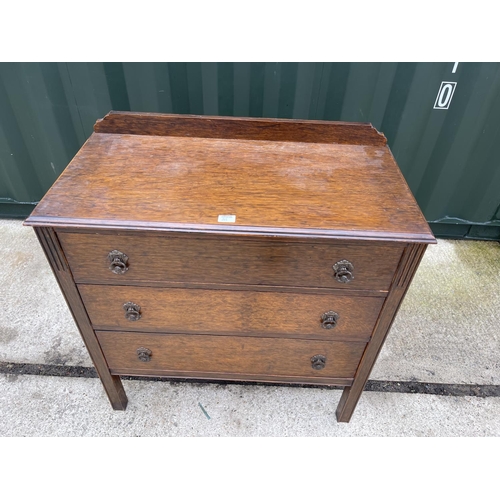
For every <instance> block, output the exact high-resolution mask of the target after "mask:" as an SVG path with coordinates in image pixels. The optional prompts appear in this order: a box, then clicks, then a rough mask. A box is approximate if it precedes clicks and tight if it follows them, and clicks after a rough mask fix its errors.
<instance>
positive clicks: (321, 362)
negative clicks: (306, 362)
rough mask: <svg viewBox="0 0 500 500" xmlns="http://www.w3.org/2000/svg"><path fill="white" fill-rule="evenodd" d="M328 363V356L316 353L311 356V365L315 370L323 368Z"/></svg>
mask: <svg viewBox="0 0 500 500" xmlns="http://www.w3.org/2000/svg"><path fill="white" fill-rule="evenodd" d="M325 365H326V356H323V355H322V354H316V355H315V356H313V357H312V358H311V366H312V368H313V369H314V370H322V369H323V368H324V367H325Z"/></svg>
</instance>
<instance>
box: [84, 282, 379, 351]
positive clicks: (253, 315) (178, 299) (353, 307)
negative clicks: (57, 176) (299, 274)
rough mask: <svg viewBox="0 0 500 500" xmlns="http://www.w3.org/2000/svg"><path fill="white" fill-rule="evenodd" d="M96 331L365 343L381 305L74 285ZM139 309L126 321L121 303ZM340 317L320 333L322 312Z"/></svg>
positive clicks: (371, 300)
mask: <svg viewBox="0 0 500 500" xmlns="http://www.w3.org/2000/svg"><path fill="white" fill-rule="evenodd" d="M78 289H79V291H80V294H81V296H82V298H83V301H84V303H85V307H86V308H87V311H88V314H89V316H90V319H91V320H92V324H93V325H94V328H95V329H96V330H130V331H146V332H147V331H149V332H178V333H181V332H191V333H197V332H199V333H203V334H213V333H215V334H225V335H248V334H253V335H267V336H290V337H296V338H318V339H343V340H360V341H365V342H366V341H367V340H368V339H369V338H370V334H371V332H372V329H373V326H374V325H375V321H376V320H377V317H378V314H379V311H380V308H381V307H382V304H383V302H384V298H382V297H342V296H336V295H313V294H307V295H302V294H298V293H281V292H280V293H276V292H249V291H235V290H230V291H229V290H200V289H183V288H148V287H135V286H126V287H125V286H103V285H79V286H78ZM127 302H133V303H135V304H137V305H139V306H140V308H141V318H140V319H139V320H137V321H130V320H128V319H126V318H125V310H124V309H123V304H125V303H127ZM329 311H334V312H336V313H338V314H339V319H338V322H337V325H336V326H335V327H334V328H332V329H325V328H323V327H322V324H321V315H322V314H323V313H326V312H329Z"/></svg>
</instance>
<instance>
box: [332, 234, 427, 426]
mask: <svg viewBox="0 0 500 500" xmlns="http://www.w3.org/2000/svg"><path fill="white" fill-rule="evenodd" d="M426 247H427V245H419V244H412V245H408V246H407V247H406V249H405V251H404V252H403V255H402V257H401V261H400V263H399V268H398V272H397V273H396V277H395V279H394V281H393V283H392V285H391V288H390V290H389V294H388V295H387V298H386V299H385V302H384V305H383V306H382V310H381V311H380V315H379V317H378V319H377V323H376V325H375V328H374V330H373V334H372V339H371V341H370V343H369V344H368V345H367V347H366V349H365V352H364V353H363V357H362V358H361V361H360V363H359V366H358V370H357V372H356V375H355V377H354V382H353V384H352V386H351V387H346V388H345V389H344V392H343V393H342V396H341V398H340V401H339V404H338V406H337V411H336V415H337V421H338V422H349V421H350V420H351V417H352V414H353V412H354V410H355V409H356V405H357V404H358V401H359V398H360V397H361V394H362V392H363V389H364V388H365V385H366V382H367V381H368V377H369V376H370V373H371V371H372V368H373V365H374V364H375V361H376V360H377V357H378V355H379V353H380V350H381V349H382V346H383V345H384V342H385V339H386V337H387V333H388V332H389V329H390V327H391V325H392V322H393V321H394V318H395V316H396V313H397V312H398V309H399V306H400V305H401V302H402V301H403V298H404V296H405V294H406V291H407V290H408V287H409V286H410V283H411V280H412V279H413V276H414V274H415V271H416V270H417V267H418V264H419V263H420V261H421V259H422V257H423V255H424V252H425V249H426Z"/></svg>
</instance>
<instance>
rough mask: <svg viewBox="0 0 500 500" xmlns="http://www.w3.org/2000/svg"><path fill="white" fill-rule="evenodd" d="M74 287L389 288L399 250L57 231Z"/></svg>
mask: <svg viewBox="0 0 500 500" xmlns="http://www.w3.org/2000/svg"><path fill="white" fill-rule="evenodd" d="M58 234H59V239H60V241H61V244H62V246H63V248H64V252H65V254H66V256H67V258H68V261H69V263H70V265H71V268H72V269H73V274H74V276H75V280H76V281H77V282H78V283H102V284H133V283H141V284H142V283H145V282H149V283H158V282H174V283H200V284H215V283H219V284H220V283H236V284H247V285H278V286H294V287H324V288H337V289H340V290H363V289H364V290H367V289H369V290H378V291H387V290H388V289H389V286H390V284H391V280H392V277H393V275H394V272H395V270H396V267H397V265H398V262H399V259H400V258H401V253H402V251H403V248H404V245H401V244H400V245H396V244H394V245H389V244H385V245H384V244H378V245H377V244H376V243H373V244H370V245H365V246H363V245H355V244H353V243H348V242H347V243H344V244H340V243H339V244H325V243H314V244H311V243H308V244H304V243H293V242H286V243H284V242H274V241H272V240H271V241H269V240H268V241H265V242H263V241H258V240H257V241H249V240H248V239H247V240H244V241H242V240H241V239H238V238H235V237H227V236H226V237H223V236H221V237H220V238H217V239H206V238H204V239H200V238H194V237H191V238H176V237H169V236H167V235H158V234H153V235H149V236H147V235H146V236H144V235H142V236H138V235H135V234H133V233H131V234H129V235H123V234H122V235H116V236H115V235H100V234H78V233H66V232H60V233H58ZM112 250H119V251H120V252H122V253H124V254H126V255H127V256H128V271H127V272H126V273H125V274H115V273H113V272H112V271H111V270H110V269H109V265H110V262H109V260H108V254H109V253H110V252H111V251H112ZM343 259H347V260H348V261H349V262H351V263H352V264H353V266H354V279H353V280H352V281H351V282H349V283H341V282H339V281H337V280H336V279H335V278H334V272H333V265H334V264H335V263H336V262H338V261H340V260H343Z"/></svg>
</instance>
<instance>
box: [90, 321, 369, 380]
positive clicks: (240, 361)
mask: <svg viewBox="0 0 500 500" xmlns="http://www.w3.org/2000/svg"><path fill="white" fill-rule="evenodd" d="M97 336H98V338H99V342H100V344H101V347H102V349H103V351H104V353H105V356H106V360H107V362H108V365H109V367H110V369H111V370H112V371H120V372H126V371H129V370H130V371H131V370H133V371H134V373H137V372H138V371H143V372H154V373H158V372H164V374H165V375H167V376H168V374H169V372H174V373H176V374H178V375H181V374H182V372H203V373H204V374H205V376H206V375H207V374H208V373H210V372H213V373H229V374H246V375H250V376H251V375H258V374H263V375H268V376H273V375H277V376H279V375H282V376H292V377H307V378H314V377H321V378H329V377H331V378H352V377H353V375H354V373H355V371H356V367H357V365H358V363H359V360H360V358H361V355H362V354H363V351H364V348H365V345H366V344H364V343H362V342H321V341H307V340H296V339H269V338H254V337H221V336H211V335H175V334H171V335H162V334H147V333H130V332H102V331H98V332H97ZM140 347H144V348H147V349H149V350H150V351H151V352H152V355H151V360H150V361H149V362H143V361H140V360H139V359H138V357H137V352H136V351H137V349H138V348H140ZM318 354H319V355H323V356H325V357H326V363H325V367H324V368H323V369H321V370H315V369H313V368H312V365H311V358H312V357H313V356H315V355H318Z"/></svg>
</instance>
